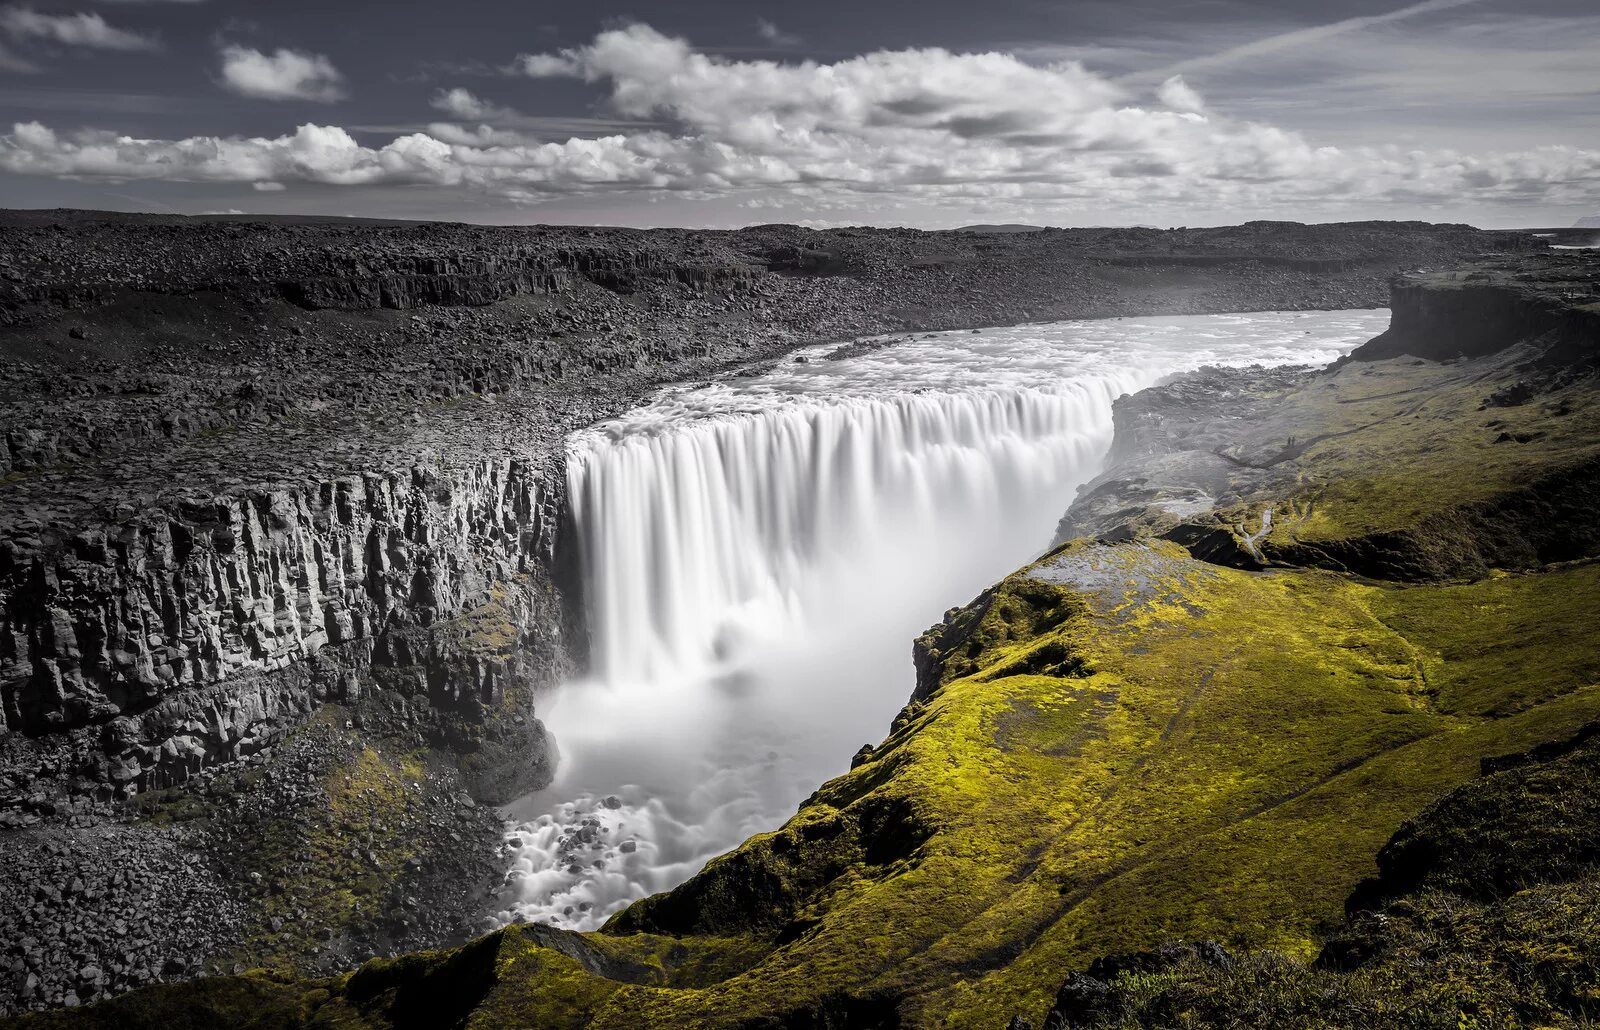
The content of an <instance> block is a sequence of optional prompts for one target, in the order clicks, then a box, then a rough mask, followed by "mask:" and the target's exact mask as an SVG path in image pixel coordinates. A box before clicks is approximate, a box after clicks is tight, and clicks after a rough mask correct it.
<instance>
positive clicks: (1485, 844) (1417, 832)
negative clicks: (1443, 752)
mask: <svg viewBox="0 0 1600 1030" xmlns="http://www.w3.org/2000/svg"><path fill="white" fill-rule="evenodd" d="M1595 729H1596V727H1595V724H1590V725H1589V726H1586V727H1584V728H1583V730H1582V731H1580V733H1579V734H1578V735H1576V736H1575V737H1573V738H1571V739H1570V740H1568V741H1565V742H1560V743H1557V744H1556V745H1555V746H1549V745H1546V746H1545V747H1542V748H1540V749H1537V750H1536V752H1535V753H1534V754H1532V755H1528V756H1525V757H1520V758H1518V759H1516V760H1515V761H1514V762H1513V763H1511V768H1509V769H1506V770H1503V771H1500V772H1495V773H1493V774H1491V775H1486V776H1484V777H1482V778H1480V779H1476V780H1473V781H1470V782H1468V783H1467V784H1465V785H1463V786H1461V787H1459V788H1457V789H1455V790H1453V791H1451V792H1450V793H1449V794H1447V795H1445V796H1444V797H1443V798H1442V799H1441V800H1440V801H1438V802H1436V803H1435V804H1433V805H1431V806H1429V807H1428V808H1427V809H1425V810H1424V811H1423V812H1422V813H1420V814H1419V815H1418V816H1417V817H1416V818H1415V819H1413V820H1410V821H1408V822H1407V823H1406V824H1405V825H1404V826H1403V827H1402V828H1401V830H1400V832H1399V833H1397V834H1396V835H1395V837H1394V839H1393V840H1391V841H1390V843H1389V844H1388V845H1386V846H1385V847H1384V849H1383V851H1382V852H1380V858H1379V864H1380V866H1382V867H1383V875H1382V877H1381V880H1380V881H1378V882H1377V883H1376V884H1375V885H1366V887H1364V889H1363V890H1362V891H1360V892H1358V893H1357V895H1355V896H1352V898H1351V907H1352V908H1353V909H1360V911H1357V912H1356V914H1355V915H1354V916H1353V917H1352V918H1351V919H1350V921H1349V922H1348V923H1347V924H1346V925H1345V926H1343V927H1341V928H1340V929H1339V930H1338V931H1336V932H1335V933H1334V935H1333V938H1332V940H1331V941H1330V942H1329V943H1328V945H1327V947H1326V948H1325V949H1324V950H1323V952H1322V954H1321V956H1320V957H1319V959H1318V960H1317V962H1316V963H1315V964H1314V965H1312V964H1307V963H1305V962H1303V961H1299V960H1296V959H1292V958H1289V957H1286V956H1283V955H1278V954H1274V953H1258V954H1252V955H1246V956H1243V957H1241V958H1239V959H1238V960H1237V961H1234V962H1232V963H1230V962H1228V961H1225V960H1224V961H1219V960H1218V956H1217V955H1216V954H1215V953H1211V954H1207V953H1205V952H1203V951H1200V952H1197V951H1196V950H1194V949H1181V948H1171V947H1170V946H1168V947H1166V948H1164V949H1162V950H1158V951H1157V952H1156V953H1153V954H1151V953H1147V954H1144V955H1139V956H1127V957H1122V958H1118V959H1113V960H1104V961H1098V962H1096V963H1095V964H1094V965H1092V966H1091V967H1090V972H1089V975H1090V976H1091V977H1095V976H1100V977H1103V980H1102V983H1103V984H1104V986H1096V985H1095V984H1093V983H1085V982H1084V981H1083V980H1082V979H1081V978H1077V977H1069V978H1068V982H1067V985H1066V986H1064V987H1063V989H1062V992H1061V995H1060V996H1059V997H1058V999H1057V1006H1056V1013H1055V1014H1056V1017H1057V1018H1063V1019H1065V1020H1066V1022H1067V1023H1068V1025H1071V1026H1082V1027H1097V1028H1103V1030H1109V1028H1112V1027H1117V1028H1121V1027H1130V1028H1131V1027H1179V1026H1181V1027H1193V1028H1205V1027H1224V1026H1229V1027H1231V1026H1274V1027H1277V1026H1283V1027H1339V1028H1346V1030H1350V1028H1369V1027H1370V1028H1378V1027H1439V1028H1451V1030H1459V1028H1460V1027H1464V1026H1467V1027H1481V1028H1488V1027H1538V1026H1550V1027H1588V1026H1592V1025H1594V1022H1595V1021H1596V1020H1597V1019H1600V877H1597V876H1596V866H1595V861H1594V860H1595V858H1596V857H1597V851H1596V841H1600V804H1597V803H1596V802H1595V801H1594V797H1595V790H1594V788H1595V777H1596V773H1597V770H1600V738H1597V736H1596V734H1595ZM1505 764H1507V763H1506V762H1504V761H1497V762H1495V763H1493V765H1495V766H1500V765H1505ZM1363 898H1365V900H1363ZM1102 967H1103V968H1104V969H1105V970H1107V972H1101V969H1102Z"/></svg>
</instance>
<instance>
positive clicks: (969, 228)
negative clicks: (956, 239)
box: [961, 222, 1045, 232]
mask: <svg viewBox="0 0 1600 1030" xmlns="http://www.w3.org/2000/svg"><path fill="white" fill-rule="evenodd" d="M1044 229H1045V226H1042V225H1023V224H1021V223H1019V222H1008V223H1006V224H1005V225H963V226H962V227H961V231H962V232H1042V231H1043V230H1044Z"/></svg>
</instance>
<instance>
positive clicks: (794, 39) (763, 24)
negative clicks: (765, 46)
mask: <svg viewBox="0 0 1600 1030" xmlns="http://www.w3.org/2000/svg"><path fill="white" fill-rule="evenodd" d="M756 33H757V35H759V36H760V37H761V38H762V39H764V40H766V41H767V42H768V43H771V44H772V45H773V46H775V47H791V46H799V45H800V44H801V43H802V42H803V40H801V38H800V37H799V36H796V35H794V34H792V33H788V32H785V31H783V30H782V29H780V28H778V26H776V25H774V24H773V23H772V22H770V21H768V20H767V19H765V18H757V19H756Z"/></svg>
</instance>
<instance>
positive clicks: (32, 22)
mask: <svg viewBox="0 0 1600 1030" xmlns="http://www.w3.org/2000/svg"><path fill="white" fill-rule="evenodd" d="M0 32H4V33H6V34H7V35H9V36H11V37H12V38H13V39H15V40H19V41H25V42H28V43H32V44H35V45H37V44H41V43H43V44H55V45H57V46H66V47H83V48H86V49H91V50H124V51H131V50H158V49H160V42H159V41H158V40H156V39H155V38H154V37H152V36H146V35H143V34H141V33H138V32H130V31H128V30H127V29H119V28H117V27H115V26H114V25H111V24H110V23H108V22H107V21H106V20H105V19H104V18H103V17H101V16H100V15H98V14H94V13H88V14H40V13H39V12H38V11H35V10H34V9H33V8H31V7H0Z"/></svg>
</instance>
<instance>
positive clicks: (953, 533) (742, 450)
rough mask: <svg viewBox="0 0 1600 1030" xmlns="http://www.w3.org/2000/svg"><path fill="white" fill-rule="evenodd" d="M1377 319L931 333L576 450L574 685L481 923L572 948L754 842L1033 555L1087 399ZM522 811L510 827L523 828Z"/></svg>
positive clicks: (1347, 342)
mask: <svg viewBox="0 0 1600 1030" xmlns="http://www.w3.org/2000/svg"><path fill="white" fill-rule="evenodd" d="M1386 323H1387V313H1386V312H1383V311H1359V312H1331V313H1301V314H1289V313H1257V314H1247V315H1225V316H1196V317H1170V318H1151V319H1119V320H1112V321H1097V322H1067V323H1056V324H1052V325H1037V326H1019V327H1011V328H1005V329H995V330H985V331H984V332H982V333H979V334H975V335H974V334H954V333H952V334H942V335H939V336H937V337H924V338H921V339H916V340H903V341H899V342H893V343H889V344H887V345H885V346H883V347H882V348H880V349H876V350H871V351H869V352H867V353H863V354H858V355H856V356H853V357H847V358H842V359H839V360H830V359H828V358H827V356H826V355H827V354H828V352H829V350H830V348H815V349H813V350H811V351H808V352H805V353H803V354H802V355H800V357H801V358H803V359H805V360H804V361H799V362H792V363H784V364H782V365H780V366H778V367H776V368H774V369H772V370H770V371H768V372H766V373H763V374H760V375H753V376H746V377H739V378H734V379H729V380H725V381H722V382H718V383H713V384H710V385H706V386H701V387H696V388H692V389H680V390H676V391H669V392H666V393H664V394H663V395H662V396H660V397H659V398H657V399H656V400H655V401H654V402H652V403H651V404H649V405H646V406H645V407H642V408H640V409H637V410H636V411H634V412H631V413H629V415H627V416H625V417H624V418H622V419H619V420H617V421H615V422H612V423H608V424H606V425H603V426H600V427H598V428H596V429H594V430H590V431H587V432H585V433H581V434H578V435H576V436H575V437H574V439H573V440H572V442H571V447H570V453H569V486H570V490H571V496H572V499H573V502H572V503H573V506H574V515H575V518H576V520H577V523H578V525H579V528H580V533H581V535H582V543H583V548H584V552H585V569H586V573H585V578H586V582H585V589H586V599H587V602H588V604H589V618H590V628H591V633H592V641H593V673H592V676H591V677H590V678H589V679H586V680H584V681H581V682H577V683H572V684H569V685H567V686H566V687H565V688H563V690H562V692H561V693H560V695H559V696H558V697H557V698H556V699H555V702H554V704H553V705H551V706H550V707H549V708H548V710H546V711H545V712H543V713H541V714H542V715H543V717H544V719H545V721H546V723H547V725H548V726H549V727H550V729H551V731H552V732H553V734H554V736H555V738H556V740H557V742H558V743H559V746H560V748H561V753H562V760H561V766H560V770H559V772H558V775H557V780H556V782H555V784H553V785H552V786H551V787H550V788H549V789H548V790H546V791H543V792H541V793H540V794H537V795H535V796H533V797H531V798H529V799H525V801H524V802H523V803H521V804H519V805H518V806H515V807H514V809H513V814H514V815H515V816H517V817H519V818H524V819H525V820H526V821H525V822H524V823H523V824H522V825H519V826H518V827H517V829H516V830H515V831H514V832H513V833H512V835H511V837H512V840H513V842H514V846H515V849H516V855H515V860H514V864H513V869H512V873H511V876H510V878H509V881H508V890H507V892H506V893H505V895H504V896H503V899H502V900H503V902H504V903H505V905H506V907H505V908H504V909H503V910H502V911H501V912H500V913H498V914H497V916H496V921H499V922H505V921H509V920H512V919H517V918H521V919H529V920H540V921H546V922H551V923H554V924H556V925H561V926H567V927H573V928H579V929H584V928H590V927H593V926H597V925H599V923H601V922H603V921H604V919H605V918H606V917H607V916H609V915H610V914H611V913H613V912H615V911H617V910H618V909H620V908H622V907H623V906H624V905H626V904H627V903H628V902H630V901H633V900H635V899H637V898H639V897H643V896H644V895H646V894H650V893H653V892H656V891H660V890H665V889H668V888H670V887H672V886H674V885H675V884H677V883H679V882H681V881H682V880H684V879H685V878H687V877H688V876H691V875H693V874H694V873H695V872H696V871H697V870H698V869H699V868H700V867H701V866H702V865H703V864H704V863H705V861H706V860H707V859H708V858H710V857H712V856H714V855H716V854H719V853H721V852H723V851H726V850H728V849H729V848H731V847H733V846H735V845H737V844H738V843H739V842H740V841H741V840H743V839H744V838H745V837H748V836H749V835H751V834H753V833H758V832H763V831H766V830H770V829H773V828H775V827H776V826H778V825H779V824H780V823H782V821H783V820H784V819H785V818H787V817H788V816H789V815H790V814H792V813H793V811H794V809H795V807H796V805H797V804H798V803H799V802H800V801H801V800H802V799H803V798H804V797H805V796H806V795H807V794H809V793H810V792H811V791H812V790H813V789H814V788H815V787H816V786H817V785H818V784H819V783H821V782H822V781H823V780H825V779H827V778H828V777H830V776H832V775H836V774H838V773H840V772H842V771H844V769H845V768H847V767H848V764H849V757H850V755H851V754H852V753H853V752H854V751H855V750H856V749H857V748H858V747H859V746H860V745H861V744H862V743H865V742H868V741H872V742H876V741H877V740H879V739H880V738H881V737H882V735H883V733H884V732H885V730H886V729H887V726H888V723H889V721H890V719H891V718H892V717H893V714H894V712H895V711H897V710H898V709H899V708H900V706H901V705H902V704H904V703H905V700H906V699H907V697H908V696H909V695H910V691H911V682H912V670H911V663H910V642H911V640H912V639H913V638H914V637H915V636H916V634H917V633H919V632H920V631H921V630H923V629H925V628H926V627H927V626H928V625H930V624H931V623H933V622H935V621H937V620H938V618H939V617H940V615H941V614H942V613H943V611H944V610H945V609H946V608H948V607H950V606H951V605H955V604H961V603H964V602H965V601H967V600H969V599H970V598H971V597H972V596H973V595H974V594H976V593H978V592H979V591H980V590H982V589H983V588H984V587H986V586H987V585H989V584H990V583H991V582H993V581H994V580H995V579H997V578H999V577H1000V576H1002V575H1004V574H1005V573H1006V572H1008V571H1010V570H1011V569H1013V568H1015V567H1016V566H1018V565H1021V564H1023V563H1025V562H1026V561H1028V560H1030V559H1031V558H1033V557H1034V556H1036V555H1037V554H1038V553H1039V551H1040V549H1041V548H1042V547H1043V546H1044V545H1045V544H1046V543H1048V541H1049V538H1050V535H1051V530H1052V528H1053V527H1054V525H1055V522H1056V520H1057V519H1058V518H1059V517H1060V515H1061V513H1062V512H1063V511H1064V510H1065V508H1066V507H1067V505H1068V504H1069V503H1070V502H1071V499H1072V496H1073V493H1074V491H1075V490H1076V488H1077V487H1078V486H1079V485H1080V484H1081V483H1083V482H1085V481H1087V480H1088V479H1089V478H1091V477H1092V476H1093V475H1094V474H1095V472H1096V471H1098V465H1099V462H1100V460H1101V457H1102V455H1103V454H1104V452H1105V449H1106V447H1107V445H1108V444H1109V442H1110V433H1111V402H1112V401H1113V400H1114V399H1115V398H1116V397H1117V396H1119V395H1121V394H1123V393H1128V392H1131V391H1134V390H1137V389H1141V388H1143V387H1145V386H1148V385H1150V384H1151V383H1153V382H1155V381H1156V380H1157V379H1159V378H1160V377H1162V376H1164V375H1166V374H1168V373H1171V372H1175V371H1180V370H1183V369H1187V368H1194V367H1198V366H1200V365H1203V364H1229V365H1240V364H1250V363H1256V362H1260V363H1266V364H1284V363H1309V362H1324V361H1328V360H1331V359H1332V358H1333V357H1335V356H1337V355H1338V354H1339V353H1341V352H1343V351H1346V350H1348V349H1350V348H1351V347H1354V346H1356V345H1357V344H1359V343H1362V342H1364V341H1365V340H1367V339H1369V338H1371V337H1372V336H1374V335H1376V334H1377V333H1378V332H1381V331H1382V329H1383V328H1384V327H1385V325H1386ZM536 813H537V814H536Z"/></svg>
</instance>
